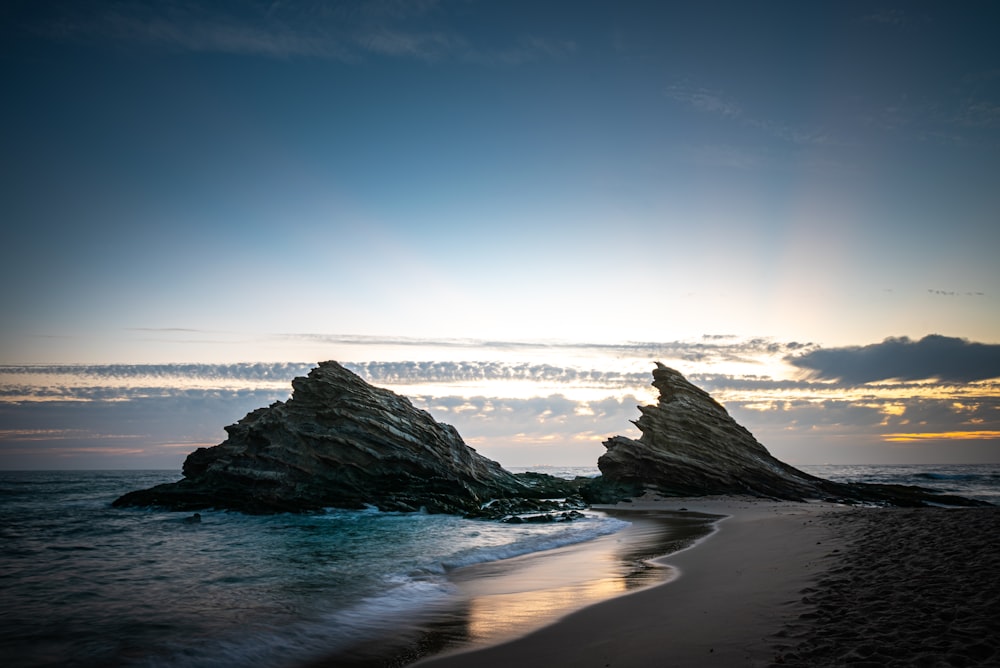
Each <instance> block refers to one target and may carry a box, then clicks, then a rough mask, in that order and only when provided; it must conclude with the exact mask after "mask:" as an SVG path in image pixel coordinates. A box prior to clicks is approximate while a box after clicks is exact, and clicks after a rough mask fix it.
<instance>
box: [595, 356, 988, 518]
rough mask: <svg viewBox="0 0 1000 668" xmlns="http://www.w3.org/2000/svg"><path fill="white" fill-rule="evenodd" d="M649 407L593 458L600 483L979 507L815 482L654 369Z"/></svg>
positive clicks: (707, 400) (897, 490)
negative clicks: (630, 431)
mask: <svg viewBox="0 0 1000 668" xmlns="http://www.w3.org/2000/svg"><path fill="white" fill-rule="evenodd" d="M653 387H655V388H656V389H658V390H659V391H660V397H659V401H658V402H657V404H656V405H655V406H642V407H640V409H639V410H640V411H641V412H642V416H641V417H640V418H639V419H638V420H636V421H635V425H636V426H637V427H639V430H640V431H641V432H642V436H641V437H640V438H639V439H638V440H636V439H631V438H626V437H624V436H615V437H613V438H611V439H608V440H607V441H605V442H604V445H605V447H607V449H608V451H607V452H606V453H604V454H603V455H602V456H601V457H600V459H598V460H597V465H598V466H599V467H600V469H601V473H602V476H603V479H604V480H603V484H605V485H609V484H615V485H618V486H619V488H620V489H626V490H631V491H632V493H633V494H634V493H637V492H639V491H641V490H643V489H646V488H650V489H653V490H655V491H657V492H659V493H661V494H664V495H668V496H704V495H710V494H749V495H753V496H763V497H774V498H780V499H795V500H802V499H816V498H827V499H835V500H838V501H846V502H876V503H888V504H893V505H903V506H916V505H925V504H927V503H946V504H951V505H979V504H980V502H975V501H970V500H968V499H963V498H960V497H949V496H943V495H938V494H935V493H934V492H933V491H931V490H926V489H923V488H919V487H909V486H902V485H866V484H841V483H835V482H831V481H829V480H824V479H822V478H817V477H815V476H812V475H809V474H808V473H805V472H803V471H800V470H798V469H796V468H795V467H793V466H790V465H788V464H786V463H784V462H782V461H779V460H777V459H775V458H774V457H773V456H771V454H770V453H769V452H768V451H767V449H766V448H764V446H763V445H761V444H760V443H758V442H757V440H756V439H755V438H754V437H753V435H752V434H751V433H750V432H749V431H747V430H746V429H744V428H743V427H742V426H740V425H739V424H737V423H736V421H735V420H733V418H732V417H731V416H730V415H729V413H728V412H726V409H725V408H723V407H722V406H721V405H720V404H719V403H717V402H716V401H715V400H714V399H712V397H710V396H709V395H708V393H707V392H705V391H704V390H702V389H700V388H698V387H695V386H694V385H692V384H691V383H690V382H688V381H687V380H686V379H685V378H684V376H682V375H681V374H680V373H678V372H677V371H674V370H673V369H671V368H669V367H666V366H664V365H662V364H660V363H657V365H656V369H655V370H654V371H653Z"/></svg>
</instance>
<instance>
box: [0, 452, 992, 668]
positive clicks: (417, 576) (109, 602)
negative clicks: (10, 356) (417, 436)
mask: <svg viewBox="0 0 1000 668" xmlns="http://www.w3.org/2000/svg"><path fill="white" fill-rule="evenodd" d="M802 468H803V469H806V470H808V471H809V472H811V473H814V474H816V475H821V476H824V477H828V478H831V479H835V480H842V481H859V482H895V483H901V484H920V485H924V486H928V487H933V488H937V489H940V490H941V491H945V492H948V493H956V494H963V495H967V496H975V497H976V498H982V499H984V500H988V501H993V502H1000V467H998V466H992V467H988V466H986V467H984V466H974V467H844V466H840V467H830V466H826V467H802ZM547 472H549V473H554V474H562V475H565V476H572V475H575V474H591V473H595V472H596V471H595V470H593V469H565V470H555V469H550V470H548V471H547ZM178 478H179V474H178V473H177V472H175V471H83V472H72V471H57V472H0V600H2V605H0V657H3V665H5V666H14V667H39V666H85V667H89V666H151V667H152V666H186V667H209V666H219V667H222V666H225V667H231V666H246V665H266V666H302V665H310V664H314V665H320V664H322V665H344V664H342V663H338V662H337V661H336V660H333V662H332V663H330V661H329V658H330V657H337V656H345V655H346V654H345V652H347V651H348V650H349V649H350V648H352V647H355V646H357V645H359V644H365V643H366V642H371V643H374V644H375V645H376V646H379V644H380V642H381V640H382V639H385V638H389V637H395V638H404V637H406V636H407V634H410V635H411V636H413V637H417V636H419V635H420V634H421V633H424V632H426V631H427V630H428V629H433V628H440V627H441V625H442V623H447V620H453V621H454V620H456V619H457V618H456V617H455V610H456V609H457V608H460V607H461V605H462V604H463V602H462V600H461V596H460V594H461V592H460V590H459V588H458V587H457V586H456V581H455V579H454V578H453V577H449V575H450V574H453V573H455V572H456V571H455V569H457V568H459V567H463V566H475V565H480V566H482V565H488V564H500V563H502V562H500V561H499V560H502V559H506V558H509V557H516V556H519V555H522V559H521V560H520V561H521V563H526V562H524V556H523V555H528V556H530V555H537V554H539V553H540V552H542V551H545V550H553V549H558V551H559V552H557V553H555V554H557V556H556V558H559V557H558V554H559V553H566V551H567V550H571V549H572V546H574V545H581V544H582V543H584V542H586V541H593V540H595V539H596V540H597V541H605V542H607V541H608V540H611V538H614V537H615V536H617V535H618V534H617V533H616V532H619V531H622V530H623V529H624V528H626V527H629V526H630V523H629V522H628V521H625V519H623V518H627V515H622V516H620V517H619V518H616V517H611V516H608V515H606V514H603V513H600V512H596V511H587V512H586V518H585V519H583V520H578V521H576V522H571V523H558V524H539V525H536V524H521V525H507V524H501V523H496V522H486V521H475V520H466V519H462V518H459V517H453V516H447V515H426V514H419V513H408V514H404V513H381V512H378V511H375V510H368V511H342V510H331V511H328V512H325V513H321V514H313V515H287V514H286V515H274V516H247V515H242V514H239V513H227V512H216V511H207V512H204V511H203V512H202V513H201V517H202V520H201V522H199V523H192V522H188V521H186V520H187V519H188V518H189V517H190V514H188V513H169V512H160V511H154V510H143V509H128V510H120V509H114V508H111V506H110V503H111V501H112V500H114V499H115V498H117V497H118V496H119V495H120V494H122V493H124V492H126V491H130V490H133V489H139V488H146V487H150V486H152V485H155V484H158V483H161V482H168V481H173V480H176V479H178ZM672 527H673V528H672ZM674 529H676V530H677V532H678V533H677V536H679V537H680V538H676V539H675V538H671V536H670V535H669V533H670V531H673V530H674ZM631 530H632V529H630V531H631ZM648 531H649V532H651V534H652V533H656V534H657V535H658V536H659V537H658V538H655V540H654V537H652V536H651V537H649V540H647V541H646V542H645V543H644V545H645V547H642V548H641V549H640V550H639V552H636V553H634V554H631V555H629V554H624V555H619V556H616V557H615V558H616V559H619V560H622V559H624V562H623V563H624V566H622V565H619V566H616V567H615V568H617V570H616V571H614V572H615V573H617V575H616V577H617V576H620V577H622V578H631V580H630V581H635V582H638V583H639V584H640V585H642V586H644V585H645V584H648V583H650V582H652V581H654V580H648V579H644V578H643V577H641V575H642V573H641V569H636V568H633V567H632V566H630V565H629V564H634V563H639V562H640V561H642V560H643V559H648V558H649V557H652V556H656V555H657V554H661V553H666V552H669V551H671V550H673V549H677V548H678V547H680V546H682V545H683V543H684V541H685V540H689V539H690V536H694V535H697V534H696V533H690V528H689V527H688V528H685V527H683V526H681V524H677V525H676V526H675V525H673V524H671V523H670V521H669V520H667V521H663V522H661V523H660V524H659V525H657V526H656V527H653V528H651V529H648ZM626 533H627V532H626ZM612 534H614V535H615V536H612ZM621 535H625V534H624V533H623V534H621ZM630 549H631V548H630ZM567 563H568V562H567ZM477 568H479V571H477V570H476V569H473V570H472V571H471V572H473V573H476V572H485V571H484V570H483V569H481V568H480V567H479V566H477ZM612 570H614V569H612ZM637 573H638V576H637ZM467 585H468V583H466V585H465V586H466V589H468V586H467ZM623 586H626V587H628V586H633V585H631V584H629V585H623ZM459 612H460V611H459ZM503 614H504V613H503V610H501V611H500V612H499V613H498V615H501V616H502V615H503ZM459 616H460V615H459ZM442 620H445V622H442ZM459 623H460V622H459ZM435 625H436V626H435ZM459 635H460V634H459ZM323 661H326V662H325V663H322V662H323Z"/></svg>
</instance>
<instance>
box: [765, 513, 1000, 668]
mask: <svg viewBox="0 0 1000 668" xmlns="http://www.w3.org/2000/svg"><path fill="white" fill-rule="evenodd" d="M825 521H826V522H829V523H830V525H831V526H832V527H833V528H834V529H835V530H836V531H838V532H843V534H844V535H846V536H847V537H848V539H849V541H850V543H849V546H848V548H847V549H846V550H844V555H843V558H842V559H840V560H838V561H836V562H835V565H834V566H833V567H832V568H831V569H830V570H829V571H827V572H826V573H825V574H824V575H823V576H822V577H821V578H820V579H819V581H818V582H817V584H816V585H815V586H813V587H808V588H806V589H804V590H803V591H802V592H801V593H802V594H803V598H802V603H804V604H805V612H803V613H802V614H801V616H800V617H799V619H798V620H797V621H796V622H795V623H793V624H791V625H789V626H788V627H786V628H785V629H784V630H783V631H781V632H780V633H779V634H778V637H777V639H776V640H777V642H778V646H777V653H776V656H775V660H774V662H773V664H772V666H774V667H776V668H777V667H782V668H785V667H788V666H795V667H799V666H801V667H805V666H809V667H810V668H814V667H819V666H852V667H857V668H867V667H871V668H875V667H880V668H881V667H886V666H888V667H894V666H907V667H909V666H928V667H936V666H958V667H961V666H997V665H1000V508H970V509H954V510H952V509H948V510H945V509H937V508H921V509H864V510H855V511H849V512H842V513H835V514H832V515H828V516H826V518H825Z"/></svg>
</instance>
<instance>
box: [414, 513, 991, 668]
mask: <svg viewBox="0 0 1000 668" xmlns="http://www.w3.org/2000/svg"><path fill="white" fill-rule="evenodd" d="M623 505H625V506H628V508H629V509H630V510H631V511H642V510H646V511H650V512H654V511H662V510H674V511H677V510H681V509H683V510H684V511H685V512H698V513H706V514H715V515H724V516H727V517H726V519H724V520H721V522H720V523H719V525H718V526H719V530H718V531H716V532H715V533H714V534H712V535H711V536H709V537H707V538H705V539H703V540H701V541H699V542H698V543H697V544H695V545H694V546H693V547H691V548H689V549H686V550H683V551H681V552H678V553H675V554H672V555H668V556H666V557H664V558H662V559H660V560H659V561H660V562H662V563H663V564H665V565H667V566H669V567H670V568H672V569H674V572H675V576H676V577H674V578H673V579H671V580H670V581H668V582H666V583H665V584H661V585H657V586H653V587H649V588H645V589H640V590H638V591H635V592H633V593H628V594H625V595H622V596H618V597H616V598H613V599H611V600H607V601H604V602H601V603H597V604H595V605H592V606H590V607H586V608H584V609H582V610H578V611H576V612H573V613H571V614H569V615H567V616H565V617H563V618H562V619H560V620H558V621H556V622H555V623H552V624H550V625H548V626H545V627H543V628H540V629H538V630H535V631H533V632H531V633H529V634H527V635H524V636H522V637H519V638H517V639H515V640H512V641H509V642H504V643H502V644H497V645H493V646H490V647H486V648H482V649H475V650H472V651H468V650H467V651H458V652H453V653H446V654H444V655H438V656H434V657H430V658H428V659H425V660H424V661H421V662H420V663H419V665H420V666H422V667H424V668H461V667H464V666H478V667H481V668H490V667H491V666H496V667H498V668H499V667H500V666H512V665H516V666H520V667H522V668H524V667H528V666H594V667H597V668H609V667H618V668H622V667H625V668H628V667H635V668H639V667H643V668H645V667H648V666H661V667H669V666H709V667H711V666H802V667H805V666H846V665H851V666H916V665H919V666H988V665H997V662H998V661H1000V652H998V647H1000V641H998V638H1000V624H998V622H997V621H996V617H997V616H996V610H998V609H1000V595H998V592H1000V556H998V555H1000V509H995V508H987V509H954V510H953V509H947V510H945V509H933V508H931V509H912V510H910V509H852V508H846V507H843V506H836V505H833V504H826V503H792V502H774V501H765V500H760V499H749V498H746V499H744V498H731V497H724V498H712V497H706V498H697V499H643V500H638V501H636V502H634V503H631V504H623Z"/></svg>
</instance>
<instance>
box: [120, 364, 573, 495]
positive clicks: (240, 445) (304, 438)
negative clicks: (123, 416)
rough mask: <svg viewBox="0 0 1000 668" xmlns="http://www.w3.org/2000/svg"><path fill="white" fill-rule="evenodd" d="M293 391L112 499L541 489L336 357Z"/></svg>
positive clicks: (515, 492) (522, 492)
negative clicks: (160, 477)
mask: <svg viewBox="0 0 1000 668" xmlns="http://www.w3.org/2000/svg"><path fill="white" fill-rule="evenodd" d="M292 388H293V391H292V396H291V398H290V399H288V401H284V402H281V401H279V402H276V403H274V404H272V405H271V406H269V407H267V408H259V409H257V410H255V411H252V412H250V413H248V414H247V415H246V416H245V417H244V418H243V419H242V420H240V421H239V422H237V423H236V424H232V425H229V426H228V427H226V432H227V433H228V436H229V437H228V438H227V439H226V440H225V441H224V442H222V443H221V444H219V445H216V446H214V447H211V448H199V449H198V450H196V451H194V452H192V453H191V454H190V455H188V457H187V459H186V460H185V462H184V469H183V473H184V479H183V480H181V481H179V482H177V483H171V484H169V485H159V486H157V487H154V488H152V489H149V490H140V491H136V492H130V493H129V494H126V495H125V496H123V497H121V498H119V499H118V500H117V501H116V502H115V505H118V506H129V505H154V506H165V507H168V508H174V509H177V510H194V509H199V508H209V507H215V508H227V509H232V510H242V511H246V512H259V513H266V512H281V511H302V510H315V509H319V508H323V507H328V506H334V507H342V508H361V507H364V506H365V505H375V506H377V507H379V508H381V509H383V510H403V511H413V510H417V509H419V508H426V509H427V510H429V511H431V512H450V513H462V514H465V513H474V512H478V511H479V510H480V507H481V505H482V504H483V503H484V502H485V501H488V500H490V499H493V498H509V497H515V496H520V497H537V496H540V495H541V492H540V491H539V486H540V482H539V481H540V480H541V478H536V479H534V480H533V482H532V483H531V484H527V483H525V482H524V481H523V480H522V479H521V478H518V477H517V476H515V475H514V474H512V473H510V472H508V471H506V470H504V469H503V468H502V467H501V466H500V465H499V464H498V463H497V462H495V461H493V460H491V459H487V458H486V457H483V456H482V455H480V454H479V453H477V452H476V451H475V450H473V449H472V448H470V447H469V446H467V445H466V444H465V442H464V441H463V440H462V438H461V436H459V434H458V431H456V430H455V428H454V427H452V426H451V425H448V424H444V423H440V422H437V421H436V420H434V418H433V417H431V415H430V413H428V412H427V411H424V410H421V409H419V408H416V407H414V406H413V404H412V403H411V402H410V400H409V399H407V398H406V397H403V396H401V395H398V394H395V393H394V392H391V391H389V390H386V389H383V388H378V387H374V386H372V385H370V384H368V383H367V382H365V381H364V380H363V379H361V378H360V377H359V376H357V375H356V374H354V373H352V372H351V371H349V370H348V369H346V368H344V367H343V366H341V365H340V364H338V363H337V362H333V361H328V362H322V363H321V364H319V366H317V367H316V368H314V369H312V370H311V371H310V372H309V375H308V376H305V377H299V378H295V379H294V380H293V381H292ZM552 480H555V479H552ZM543 486H544V485H543ZM565 495H566V494H557V496H565Z"/></svg>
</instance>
